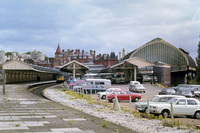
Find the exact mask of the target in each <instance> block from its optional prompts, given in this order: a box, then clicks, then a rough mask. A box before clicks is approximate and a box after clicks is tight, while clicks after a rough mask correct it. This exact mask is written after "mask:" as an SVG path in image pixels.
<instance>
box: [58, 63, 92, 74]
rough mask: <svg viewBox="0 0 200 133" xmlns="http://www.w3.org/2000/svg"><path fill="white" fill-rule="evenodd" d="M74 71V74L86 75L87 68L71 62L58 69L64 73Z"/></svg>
mask: <svg viewBox="0 0 200 133" xmlns="http://www.w3.org/2000/svg"><path fill="white" fill-rule="evenodd" d="M74 69H75V70H76V73H77V72H78V73H86V71H88V70H89V67H87V66H85V65H83V64H82V63H80V62H78V61H76V60H73V61H71V62H69V63H67V64H65V65H63V66H61V67H60V71H64V72H71V73H72V72H73V70H74Z"/></svg>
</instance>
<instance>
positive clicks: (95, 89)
mask: <svg viewBox="0 0 200 133" xmlns="http://www.w3.org/2000/svg"><path fill="white" fill-rule="evenodd" d="M107 89H108V88H105V87H104V86H103V85H93V86H92V87H89V88H87V87H86V88H83V91H84V93H98V92H100V91H106V90H107Z"/></svg>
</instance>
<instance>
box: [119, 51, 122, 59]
mask: <svg viewBox="0 0 200 133" xmlns="http://www.w3.org/2000/svg"><path fill="white" fill-rule="evenodd" d="M121 58H122V52H119V60H121Z"/></svg>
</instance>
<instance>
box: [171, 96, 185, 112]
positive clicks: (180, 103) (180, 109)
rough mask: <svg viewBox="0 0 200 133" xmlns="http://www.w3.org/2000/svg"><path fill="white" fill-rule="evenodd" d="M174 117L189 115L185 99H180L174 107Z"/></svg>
mask: <svg viewBox="0 0 200 133" xmlns="http://www.w3.org/2000/svg"><path fill="white" fill-rule="evenodd" d="M173 113H174V115H185V114H186V113H187V105H186V100H185V99H179V100H178V101H177V102H176V104H175V105H174V106H173Z"/></svg>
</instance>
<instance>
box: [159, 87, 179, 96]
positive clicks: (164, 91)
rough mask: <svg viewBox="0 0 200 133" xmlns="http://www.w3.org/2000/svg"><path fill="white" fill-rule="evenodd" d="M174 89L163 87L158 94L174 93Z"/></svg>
mask: <svg viewBox="0 0 200 133" xmlns="http://www.w3.org/2000/svg"><path fill="white" fill-rule="evenodd" d="M175 93H176V91H175V90H174V89H173V88H163V89H162V90H161V92H159V95H175Z"/></svg>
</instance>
